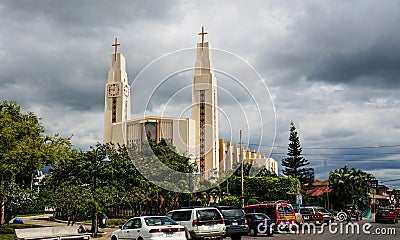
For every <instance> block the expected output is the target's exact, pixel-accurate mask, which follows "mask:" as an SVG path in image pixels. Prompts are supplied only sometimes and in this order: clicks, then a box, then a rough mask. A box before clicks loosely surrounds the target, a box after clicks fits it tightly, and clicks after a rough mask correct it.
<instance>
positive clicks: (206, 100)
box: [192, 27, 219, 172]
mask: <svg viewBox="0 0 400 240" xmlns="http://www.w3.org/2000/svg"><path fill="white" fill-rule="evenodd" d="M205 34H207V33H206V32H204V27H202V31H201V33H199V35H201V43H197V56H196V62H195V71H194V74H193V77H192V119H194V120H195V123H196V127H195V129H196V130H195V131H196V132H195V138H196V159H197V161H198V163H199V165H200V172H205V171H208V170H211V169H215V170H218V169H219V150H218V149H219V142H218V141H219V136H218V97H217V96H218V95H217V79H216V78H215V75H214V71H213V69H212V68H213V66H212V63H211V51H210V45H209V43H208V42H204V35H205Z"/></svg>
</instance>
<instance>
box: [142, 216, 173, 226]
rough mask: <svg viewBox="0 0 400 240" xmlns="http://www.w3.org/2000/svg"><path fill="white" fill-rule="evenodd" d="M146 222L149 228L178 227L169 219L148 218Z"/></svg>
mask: <svg viewBox="0 0 400 240" xmlns="http://www.w3.org/2000/svg"><path fill="white" fill-rule="evenodd" d="M144 222H145V223H146V225H147V226H158V225H177V223H176V222H175V221H174V220H172V219H171V218H169V217H146V218H145V219H144Z"/></svg>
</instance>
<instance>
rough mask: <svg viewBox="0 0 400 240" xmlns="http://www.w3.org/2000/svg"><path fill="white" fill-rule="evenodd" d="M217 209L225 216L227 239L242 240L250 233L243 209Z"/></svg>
mask: <svg viewBox="0 0 400 240" xmlns="http://www.w3.org/2000/svg"><path fill="white" fill-rule="evenodd" d="M217 208H218V209H219V211H220V212H221V213H222V216H224V220H225V226H226V236H227V237H230V238H231V239H232V240H240V239H242V236H243V235H246V234H247V233H248V232H249V226H248V225H247V221H246V217H245V213H244V211H243V209H241V208H239V207H232V206H219V207H217Z"/></svg>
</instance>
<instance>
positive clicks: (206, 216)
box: [167, 207, 226, 240]
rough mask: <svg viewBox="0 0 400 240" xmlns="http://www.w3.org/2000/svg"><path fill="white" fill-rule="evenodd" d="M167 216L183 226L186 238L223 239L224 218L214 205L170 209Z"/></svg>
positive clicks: (224, 230) (224, 231)
mask: <svg viewBox="0 0 400 240" xmlns="http://www.w3.org/2000/svg"><path fill="white" fill-rule="evenodd" d="M167 217H169V218H172V219H173V220H174V221H175V222H177V223H178V224H180V225H182V226H184V227H185V231H186V237H187V239H218V240H220V239H223V237H224V236H225V234H226V229H225V223H224V218H223V217H222V214H221V212H220V211H219V210H218V209H217V208H214V207H193V208H184V209H177V210H172V211H170V212H168V213H167Z"/></svg>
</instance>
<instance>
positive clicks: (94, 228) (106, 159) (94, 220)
mask: <svg viewBox="0 0 400 240" xmlns="http://www.w3.org/2000/svg"><path fill="white" fill-rule="evenodd" d="M90 149H94V151H95V158H94V161H93V198H94V199H95V201H97V199H96V188H97V183H96V182H97V167H98V163H97V162H98V161H97V150H98V149H99V147H97V148H95V147H92V146H90ZM101 162H102V163H105V164H108V163H110V162H111V160H110V158H109V157H108V152H107V149H106V156H105V157H104V158H103V159H102V160H101ZM97 230H98V227H97V210H96V212H95V213H94V214H93V216H92V230H91V232H92V233H93V236H96V235H97Z"/></svg>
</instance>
